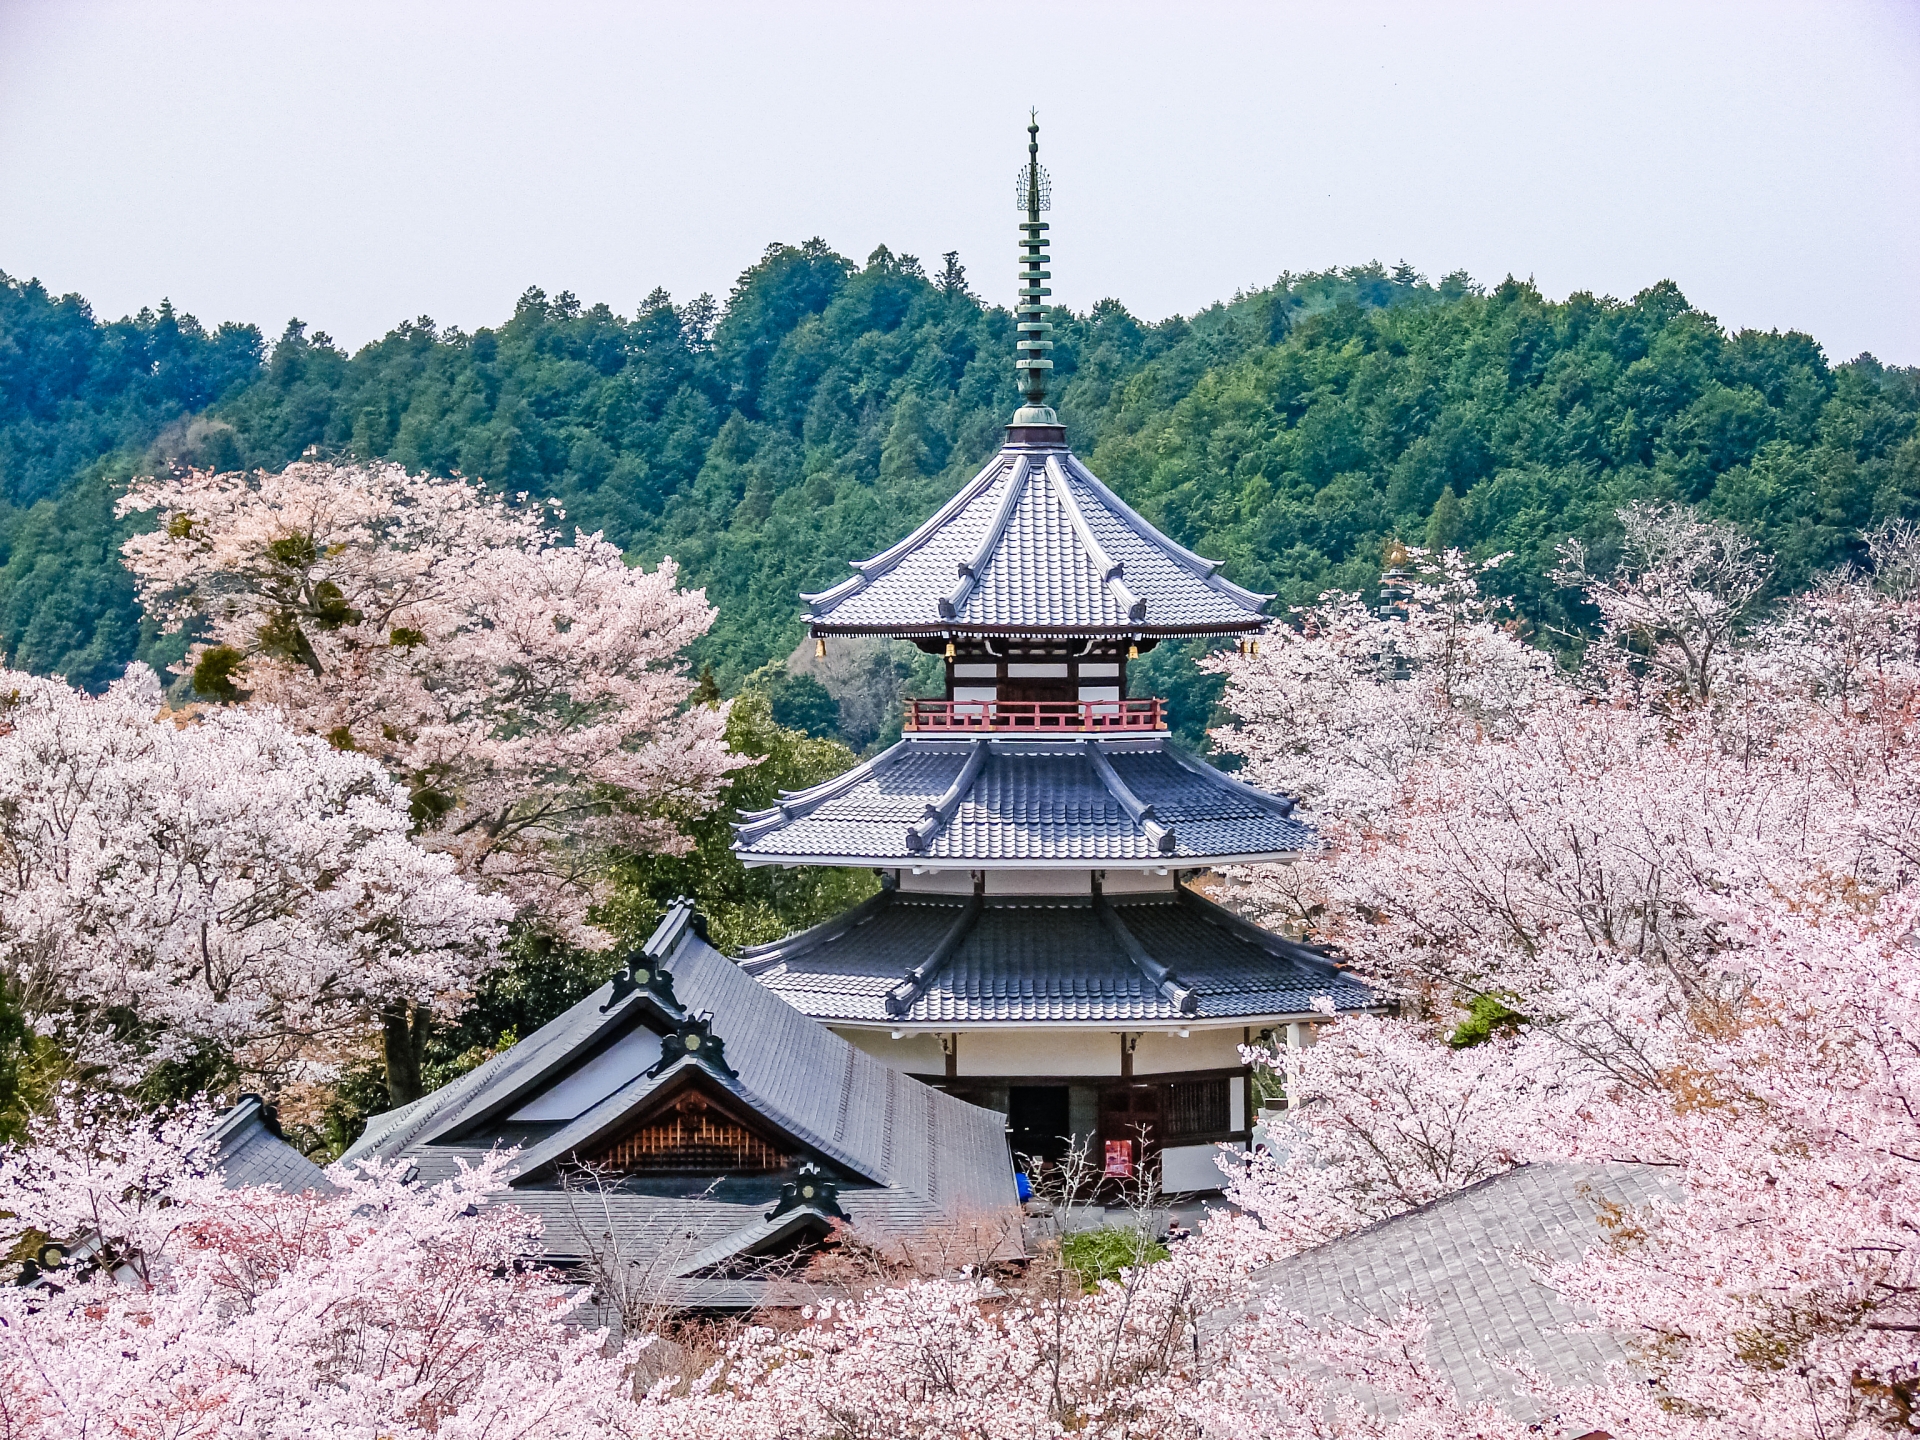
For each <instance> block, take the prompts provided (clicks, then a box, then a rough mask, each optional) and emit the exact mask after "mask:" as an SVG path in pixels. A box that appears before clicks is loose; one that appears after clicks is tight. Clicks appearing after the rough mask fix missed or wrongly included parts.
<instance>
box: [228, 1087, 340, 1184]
mask: <svg viewBox="0 0 1920 1440" xmlns="http://www.w3.org/2000/svg"><path fill="white" fill-rule="evenodd" d="M208 1138H209V1139H210V1140H212V1141H213V1143H214V1147H215V1148H214V1157H213V1163H214V1166H215V1168H216V1169H217V1170H218V1171H219V1172H220V1182H221V1183H222V1184H223V1185H225V1186H226V1187H227V1188H228V1189H229V1190H237V1189H240V1188H241V1187H242V1186H247V1185H277V1186H279V1187H280V1189H282V1190H285V1191H286V1192H288V1193H289V1194H296V1195H297V1194H299V1193H300V1192H301V1191H303V1190H318V1191H321V1192H323V1193H331V1192H332V1191H333V1190H334V1188H335V1186H334V1184H333V1182H332V1181H331V1180H329V1179H327V1176H326V1172H325V1171H324V1170H322V1169H321V1168H320V1167H319V1166H318V1165H316V1164H314V1163H313V1161H311V1160H309V1159H308V1158H307V1157H306V1156H304V1155H302V1154H301V1153H300V1152H299V1151H298V1150H296V1149H294V1148H293V1147H292V1146H291V1145H289V1144H288V1143H287V1142H286V1141H285V1140H284V1139H283V1138H282V1137H281V1135H280V1131H279V1128H278V1126H277V1125H276V1124H275V1123H274V1122H273V1120H272V1118H271V1116H270V1113H269V1112H268V1110H267V1108H266V1106H265V1104H263V1103H262V1101H261V1099H260V1097H259V1096H258V1095H245V1096H242V1097H241V1099H240V1102H239V1104H237V1105H235V1106H234V1107H233V1108H232V1109H230V1110H228V1111H227V1112H226V1113H225V1114H223V1115H221V1117H220V1118H219V1119H218V1120H216V1121H215V1122H214V1125H213V1130H212V1133H211V1134H210V1135H209V1136H208Z"/></svg>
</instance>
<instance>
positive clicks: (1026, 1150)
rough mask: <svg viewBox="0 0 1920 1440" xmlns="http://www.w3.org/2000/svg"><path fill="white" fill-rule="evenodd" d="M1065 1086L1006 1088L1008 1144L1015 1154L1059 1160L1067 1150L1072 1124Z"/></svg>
mask: <svg viewBox="0 0 1920 1440" xmlns="http://www.w3.org/2000/svg"><path fill="white" fill-rule="evenodd" d="M1072 1123H1073V1122H1072V1120H1071V1119H1070V1118H1069V1115H1068V1110H1067V1087H1066V1086H1064V1085H1009V1086H1008V1087H1007V1131H1008V1134H1007V1143H1008V1144H1010V1145H1011V1146H1012V1147H1013V1153H1014V1154H1015V1155H1033V1156H1037V1157H1038V1158H1040V1159H1043V1160H1058V1159H1059V1158H1060V1157H1061V1156H1063V1155H1065V1154H1066V1153H1067V1133H1068V1131H1069V1129H1070V1128H1071V1126H1072Z"/></svg>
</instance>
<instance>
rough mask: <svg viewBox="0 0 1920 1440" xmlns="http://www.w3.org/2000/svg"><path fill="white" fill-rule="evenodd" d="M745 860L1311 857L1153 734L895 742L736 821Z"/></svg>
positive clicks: (1297, 832) (1279, 801)
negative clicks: (818, 783) (841, 772)
mask: <svg viewBox="0 0 1920 1440" xmlns="http://www.w3.org/2000/svg"><path fill="white" fill-rule="evenodd" d="M735 828H736V829H737V831H738V832H739V836H738V839H736V840H735V842H734V847H733V848H734V849H735V850H736V851H737V852H738V853H739V855H740V858H741V859H742V860H743V861H745V862H746V863H747V864H749V865H755V864H787V865H792V864H803V865H881V866H890V865H900V864H922V863H924V864H929V865H938V864H941V863H943V862H944V863H946V864H950V865H955V866H958V865H968V866H975V867H978V866H986V867H989V868H999V867H1003V866H1009V867H1018V868H1021V869H1031V868H1045V867H1047V866H1049V865H1053V866H1059V867H1071V866H1080V867H1087V866H1101V865H1107V864H1122V863H1124V864H1134V863H1139V864H1151V865H1167V864H1174V865H1198V864H1215V863H1224V862H1227V861H1233V860H1271V859H1279V858H1284V857H1286V856H1290V855H1294V854H1298V853H1300V852H1302V851H1305V850H1310V849H1312V848H1313V847H1314V846H1315V845H1316V844H1317V843H1318V842H1317V840H1316V838H1315V836H1314V832H1313V830H1312V828H1311V827H1310V826H1308V825H1307V824H1305V823H1304V822H1302V821H1300V820H1298V819H1295V818H1294V816H1293V802H1292V801H1291V800H1288V799H1285V798H1284V797H1281V796H1275V795H1269V794H1267V793H1266V792H1265V791H1263V790H1256V789H1254V788H1253V787H1252V786H1251V785H1247V784H1244V783H1243V782H1241V781H1239V780H1236V779H1234V778H1233V777H1232V776H1230V775H1225V774H1222V773H1221V772H1220V771H1218V770H1215V769H1214V768H1213V767H1212V766H1211V765H1207V764H1205V763H1204V762H1202V761H1200V760H1196V759H1194V758H1193V757H1192V756H1190V755H1188V754H1187V753H1186V752H1185V751H1183V750H1181V749H1180V748H1179V747H1178V746H1176V745H1174V744H1173V743H1172V742H1171V741H1170V740H1168V739H1167V738H1166V737H1165V736H1163V735H1149V736H1142V737H1138V738H1127V739H1111V740H1107V739H1058V740H1056V739H1024V738H1013V737H996V738H993V739H987V738H966V737H952V738H950V737H939V738H935V737H931V736H924V737H923V736H917V735H916V736H908V737H907V738H905V739H903V740H901V741H900V742H899V743H898V744H897V745H895V746H893V747H892V748H891V749H889V750H886V751H884V752H883V753H881V754H879V755H877V756H875V757H874V758H873V759H871V760H869V761H866V762H865V763H863V764H860V765H856V766H855V767H854V768H853V769H851V770H849V771H847V772H846V773H845V774H843V775H839V776H836V777H835V778H834V779H832V780H829V781H827V782H826V783H825V784H822V785H816V786H814V787H813V788H812V789H809V790H798V791H792V792H788V793H785V794H783V795H782V796H781V799H780V803H779V804H778V805H775V806H772V807H770V808H768V809H766V810H756V811H751V812H743V814H742V819H741V822H740V823H739V824H738V825H737V826H736V827H735Z"/></svg>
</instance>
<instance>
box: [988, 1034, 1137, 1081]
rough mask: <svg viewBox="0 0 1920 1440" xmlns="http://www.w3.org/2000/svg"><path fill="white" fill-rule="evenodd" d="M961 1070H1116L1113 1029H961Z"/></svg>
mask: <svg viewBox="0 0 1920 1440" xmlns="http://www.w3.org/2000/svg"><path fill="white" fill-rule="evenodd" d="M960 1073H961V1074H962V1075H1118V1074H1119V1073H1120V1037H1119V1035H1117V1034H1116V1033H1114V1032H1113V1031H1111V1030H1040V1029H1034V1030H973V1031H964V1030H963V1031H962V1032H961V1033H960Z"/></svg>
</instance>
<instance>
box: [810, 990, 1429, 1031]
mask: <svg viewBox="0 0 1920 1440" xmlns="http://www.w3.org/2000/svg"><path fill="white" fill-rule="evenodd" d="M783 998H784V999H785V1000H786V1001H787V1003H788V1004H793V997H792V996H790V995H787V996H783ZM794 1008H795V1009H796V1010H798V1009H799V1008H800V1007H799V1006H798V1005H795V1006H794ZM1390 1008H1391V1007H1390V1005H1389V1004H1388V1002H1386V1001H1380V1002H1379V1003H1377V1004H1373V1005H1355V1006H1350V1007H1348V1008H1347V1009H1344V1010H1341V1011H1339V1012H1338V1013H1337V1014H1334V1015H1329V1014H1327V1013H1326V1012H1325V1011H1324V1010H1285V1011H1280V1012H1278V1013H1275V1014H1269V1015H1191V1016H1189V1015H1178V1016H1172V1017H1168V1018H1163V1019H1154V1020H1143V1019H1141V1018H1139V1017H1138V1016H1120V1017H1115V1018H1112V1019H1107V1020H1078V1019H1076V1020H940V1021H933V1020H908V1021H904V1022H902V1021H898V1020H891V1021H889V1020H836V1019H834V1018H833V1017H832V1016H831V1015H812V1016H811V1017H810V1018H812V1019H814V1020H817V1021H819V1022H820V1023H821V1024H822V1025H825V1026H827V1027H828V1028H829V1029H832V1030H874V1031H879V1030H884V1031H886V1032H887V1033H888V1034H892V1033H893V1032H894V1031H895V1030H898V1031H899V1032H900V1035H901V1038H902V1039H905V1038H906V1037H907V1036H910V1035H952V1034H955V1033H956V1032H957V1033H959V1034H963V1035H964V1034H965V1033H967V1032H968V1031H970V1030H1044V1031H1048V1032H1051V1031H1055V1030H1106V1031H1114V1030H1139V1031H1157V1030H1166V1031H1174V1030H1239V1029H1242V1028H1243V1027H1245V1026H1249V1025H1294V1024H1302V1023H1305V1022H1308V1021H1312V1022H1315V1023H1319V1024H1325V1023H1326V1022H1327V1021H1329V1020H1337V1019H1339V1018H1341V1016H1345V1015H1378V1014H1384V1013H1385V1012H1386V1011H1387V1010H1388V1009H1390ZM801 1013H802V1014H808V1013H809V1012H807V1011H801Z"/></svg>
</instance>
